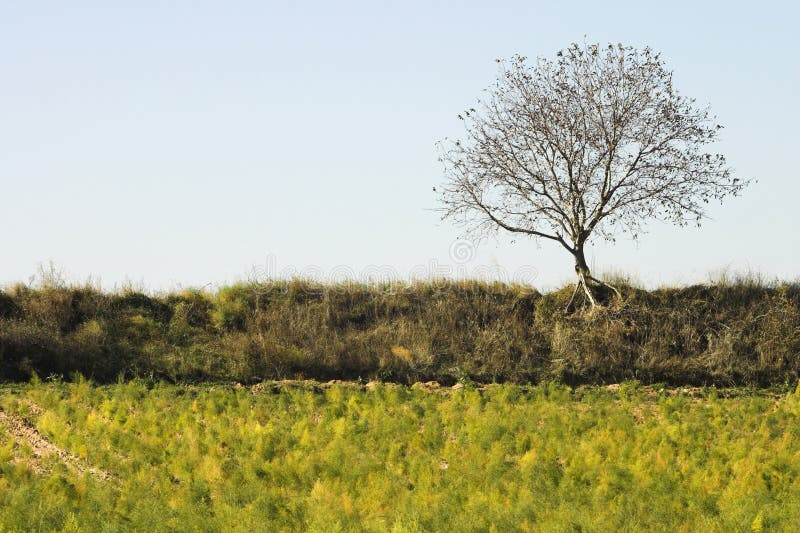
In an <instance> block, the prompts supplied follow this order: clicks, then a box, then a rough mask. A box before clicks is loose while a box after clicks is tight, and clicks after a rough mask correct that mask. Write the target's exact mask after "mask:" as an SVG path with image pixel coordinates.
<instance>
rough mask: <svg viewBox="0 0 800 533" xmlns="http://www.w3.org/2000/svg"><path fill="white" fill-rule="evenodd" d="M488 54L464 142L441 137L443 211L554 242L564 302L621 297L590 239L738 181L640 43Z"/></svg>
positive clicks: (679, 217) (720, 192) (665, 216)
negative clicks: (492, 70)
mask: <svg viewBox="0 0 800 533" xmlns="http://www.w3.org/2000/svg"><path fill="white" fill-rule="evenodd" d="M498 63H499V65H500V73H499V75H498V77H497V81H496V83H495V84H494V85H493V86H492V87H491V88H490V89H488V90H487V93H488V98H486V99H484V100H479V105H478V109H475V108H472V109H469V110H468V111H466V112H464V113H463V114H462V115H459V118H460V119H461V120H463V121H464V123H465V129H466V133H465V137H464V138H463V140H462V139H459V140H454V141H452V140H447V139H446V140H445V141H444V142H442V143H440V154H441V156H440V161H442V163H443V164H444V173H445V184H444V186H443V187H441V189H440V191H439V192H440V193H441V198H440V199H441V203H442V211H443V218H451V219H455V220H456V221H457V222H459V223H461V224H463V225H464V226H465V227H466V228H467V230H469V231H471V232H477V233H479V234H482V233H484V232H494V231H497V230H501V229H502V230H505V231H508V232H512V233H515V234H521V235H526V236H530V237H533V238H537V239H547V240H551V241H555V242H557V243H559V244H560V245H561V246H562V247H563V248H564V249H565V250H566V251H568V252H569V253H570V254H571V255H572V257H573V258H574V261H575V273H576V275H577V281H576V284H575V290H574V291H573V293H572V298H571V300H570V304H569V307H570V308H572V306H573V303H574V301H575V297H576V295H577V294H578V293H579V291H580V290H581V289H583V293H584V294H585V301H588V302H589V303H590V304H591V305H592V306H595V305H597V304H598V296H599V292H598V291H599V290H600V288H601V287H605V289H602V291H600V292H608V290H609V289H610V290H613V291H614V292H615V293H616V294H617V296H619V291H618V290H617V289H616V288H614V287H612V286H611V285H609V284H608V283H606V282H605V281H602V280H599V279H597V278H596V277H594V276H593V275H592V273H591V271H590V270H589V266H588V265H587V263H586V256H585V246H586V244H587V242H590V240H591V239H592V238H594V237H601V238H605V239H607V240H614V237H615V235H616V234H617V233H619V232H623V233H629V234H630V235H631V236H632V237H633V238H634V239H635V238H638V236H639V234H640V232H641V231H642V228H643V224H644V223H645V222H646V221H647V220H648V219H654V218H655V219H661V220H667V221H671V222H674V223H676V224H679V225H685V224H687V223H690V222H697V223H698V225H699V224H700V222H701V221H702V220H703V218H705V208H706V204H708V203H709V201H711V200H720V201H721V200H722V199H724V198H725V197H727V196H736V195H737V194H738V193H739V192H740V191H741V190H742V188H743V187H744V186H745V185H746V184H747V181H743V180H739V179H737V178H735V177H733V176H732V172H731V170H730V168H729V167H728V166H727V163H726V161H725V158H724V156H722V155H719V154H711V153H707V152H706V151H705V148H706V147H707V145H708V144H710V143H713V142H714V141H715V140H716V139H717V135H718V132H719V130H720V128H722V126H720V125H718V124H715V117H713V116H712V115H711V114H710V110H709V108H708V107H700V106H698V105H696V102H695V100H693V99H689V98H686V97H684V96H681V95H680V94H678V93H677V92H676V90H675V89H674V88H673V84H672V73H671V72H670V71H669V70H667V68H666V67H665V65H664V62H663V61H662V60H661V58H660V55H659V54H658V53H655V52H653V51H652V50H651V49H650V48H644V49H636V48H633V47H630V46H622V45H621V44H617V45H608V46H607V47H601V46H599V45H596V44H584V45H579V44H576V43H573V44H572V45H570V46H569V47H568V48H566V49H565V50H561V51H560V52H558V54H557V57H556V58H555V59H554V60H548V59H543V58H540V59H538V60H537V61H536V62H535V64H534V65H533V66H529V65H528V64H527V62H526V58H525V57H523V56H519V55H517V56H514V57H513V58H511V59H510V60H508V61H503V60H498ZM434 190H436V189H434Z"/></svg>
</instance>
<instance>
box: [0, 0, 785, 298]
mask: <svg viewBox="0 0 800 533" xmlns="http://www.w3.org/2000/svg"><path fill="white" fill-rule="evenodd" d="M798 20H800V8H798V7H796V4H795V3H792V2H759V3H756V2H725V3H718V4H717V3H711V2H697V1H691V2H684V1H672V2H644V1H638V2H565V1H559V2H555V1H552V2H550V1H548V2H543V1H539V2H532V1H527V2H522V1H521V2H503V1H493V2H486V1H483V2H470V1H461V2H448V3H445V2H432V1H425V2H417V1H402V2H347V1H342V2H300V1H297V2H269V1H252V2H251V1H236V0H230V1H225V2H222V1H217V2H210V1H197V0H193V1H177V0H176V1H157V2H156V1H149V0H139V1H137V2H125V3H123V2H100V1H98V2H85V1H80V0H75V1H71V2H55V1H54V2H42V1H37V0H31V1H26V2H12V1H2V0H0V285H8V284H11V283H14V282H18V281H23V282H24V281H28V280H29V279H31V276H34V275H35V274H36V273H37V271H38V270H39V269H40V268H41V266H42V265H48V264H50V263H51V262H52V264H53V265H55V267H56V268H57V269H59V270H60V271H63V273H64V274H65V275H66V276H68V277H69V278H70V279H72V280H76V281H83V280H87V279H91V280H92V281H93V282H94V283H98V284H101V285H102V286H103V287H105V288H109V289H113V288H115V287H121V286H125V285H130V284H133V285H137V286H142V287H147V288H150V289H153V290H170V289H176V288H180V287H187V286H193V287H206V286H211V287H214V286H218V285H220V284H225V283H231V282H235V281H237V280H242V279H248V278H251V277H253V276H260V277H288V276H292V275H300V276H304V277H315V278H320V279H323V280H326V279H327V280H337V279H344V278H348V277H356V278H360V279H375V280H377V279H385V278H389V277H391V278H394V279H400V280H402V279H409V278H420V277H425V276H437V277H438V276H450V277H464V276H468V277H484V278H486V277H488V278H494V279H501V280H507V281H522V282H526V283H532V284H533V285H535V286H537V287H538V288H540V289H542V290H548V289H552V288H554V287H557V286H559V285H561V284H563V283H566V282H568V281H571V275H572V262H571V258H570V257H569V256H568V255H567V254H566V252H565V251H564V250H563V249H561V248H560V246H558V245H557V244H554V243H550V242H539V243H537V242H535V241H532V240H525V239H522V240H520V239H517V240H516V241H512V239H511V238H508V237H506V236H503V235H500V236H499V237H498V238H497V239H490V240H484V241H481V242H472V241H470V240H465V239H464V236H463V235H462V233H461V230H460V229H459V228H458V227H456V226H454V225H453V224H452V223H450V222H448V221H441V220H440V217H439V214H438V213H437V212H436V211H435V209H436V208H437V197H436V194H435V193H434V192H433V191H432V188H433V187H434V186H436V185H439V184H441V183H442V168H441V164H440V163H439V162H438V161H437V151H436V142H437V141H439V140H441V139H444V138H445V137H450V138H453V137H458V136H459V135H460V134H461V132H462V128H463V124H462V123H461V122H460V121H459V120H458V119H457V118H456V117H457V115H458V113H460V112H461V111H463V110H464V109H466V108H469V107H471V106H473V105H474V104H475V102H476V99H477V98H479V97H480V96H481V94H482V91H483V90H484V89H485V88H487V87H489V86H490V85H491V84H492V82H493V81H494V79H495V76H496V74H497V65H496V64H495V62H494V60H495V59H496V58H508V57H510V56H512V55H513V54H516V53H519V54H523V55H525V56H528V57H531V58H534V57H538V56H545V57H552V56H554V54H555V52H556V51H557V50H559V49H561V48H564V47H566V46H567V45H569V43H571V42H573V41H578V42H583V41H588V42H599V43H607V42H615V43H616V42H621V43H623V44H627V45H633V46H637V47H641V46H646V45H647V46H651V47H652V48H654V49H655V50H657V51H659V52H661V54H662V57H663V59H664V60H665V62H666V64H667V66H668V67H669V68H670V69H671V70H673V71H674V81H675V86H676V87H677V89H678V90H679V91H680V92H681V93H682V94H684V95H686V96H689V97H693V98H696V99H697V101H698V103H701V104H710V105H711V107H712V110H713V112H714V114H716V115H717V117H718V120H719V121H720V122H721V123H722V124H724V125H725V129H724V130H723V134H722V140H721V141H720V142H719V143H718V145H717V146H716V147H715V148H716V149H717V150H718V151H719V152H721V153H724V154H725V155H726V156H727V158H728V160H729V162H730V164H731V166H732V167H733V168H734V169H735V172H736V175H737V176H740V177H742V178H757V179H758V182H757V183H755V184H753V185H752V186H751V187H749V188H748V189H747V190H746V191H745V192H744V194H743V195H742V196H741V197H740V198H735V199H732V200H730V201H727V202H726V203H725V204H724V205H722V206H719V205H716V206H712V208H711V209H710V210H709V216H710V218H709V220H707V221H706V222H705V223H704V225H703V227H702V228H700V229H698V228H695V227H689V228H676V227H674V226H670V225H665V224H660V223H653V224H650V225H648V226H647V227H648V233H646V234H645V235H643V236H642V237H641V238H640V239H639V241H637V242H632V241H630V240H627V238H625V237H623V238H621V239H619V240H617V241H616V242H615V243H603V242H600V243H596V244H595V245H594V246H593V247H592V248H591V250H590V251H589V252H588V258H589V262H590V264H591V266H592V267H593V270H595V271H598V272H605V273H609V272H614V273H624V274H626V275H629V276H630V277H631V278H633V279H634V280H636V281H638V282H639V283H641V284H643V285H646V286H660V285H669V284H686V283H694V282H697V281H707V280H708V279H709V277H712V278H713V277H715V276H718V275H719V273H720V272H722V271H728V272H732V273H735V272H745V271H752V272H758V273H760V274H762V275H764V276H765V277H767V278H781V279H786V280H797V279H798V265H800V246H799V245H800V237H798V230H799V229H800V225H798V221H797V214H798V210H799V208H798V197H800V179H798V178H800V175H799V174H800V170H798V169H800V165H798V164H797V159H796V157H797V150H798V146H799V145H800V129H798V127H797V126H798V124H800V105H799V104H798V99H797V97H796V93H797V91H798V85H800V59H799V58H800V54H798V52H800V46H798V44H797V42H796V38H795V37H794V35H795V32H796V23H797V21H798Z"/></svg>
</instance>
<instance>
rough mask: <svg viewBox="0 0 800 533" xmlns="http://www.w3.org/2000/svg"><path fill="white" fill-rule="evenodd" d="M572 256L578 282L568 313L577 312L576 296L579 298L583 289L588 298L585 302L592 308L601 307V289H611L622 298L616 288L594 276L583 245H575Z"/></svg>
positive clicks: (568, 306)
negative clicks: (599, 289) (599, 299)
mask: <svg viewBox="0 0 800 533" xmlns="http://www.w3.org/2000/svg"><path fill="white" fill-rule="evenodd" d="M572 255H573V257H574V258H575V275H576V276H577V277H578V280H577V282H576V283H575V290H574V291H573V293H572V298H570V300H569V304H568V305H567V311H569V312H572V311H574V310H575V305H574V304H575V296H577V294H578V293H579V292H580V291H581V289H583V294H584V295H585V297H586V300H585V301H588V302H589V304H590V305H591V306H592V307H597V306H598V305H600V303H599V302H598V298H599V297H600V296H603V291H599V292H598V290H597V289H598V288H600V287H606V288H608V289H611V290H612V291H613V292H614V294H616V296H617V297H618V298H622V295H621V294H620V292H619V290H617V288H616V287H614V286H613V285H611V284H609V283H606V282H605V281H602V280H599V279H597V278H595V277H594V276H592V272H591V271H590V270H589V265H588V264H586V256H585V255H584V252H583V243H578V244H576V245H575V248H574V250H573V252H572ZM604 299H605V298H604Z"/></svg>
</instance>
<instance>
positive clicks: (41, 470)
mask: <svg viewBox="0 0 800 533" xmlns="http://www.w3.org/2000/svg"><path fill="white" fill-rule="evenodd" d="M40 411H41V410H40ZM0 424H2V425H3V426H5V428H6V429H5V431H6V432H7V433H8V434H9V435H11V437H12V438H13V439H14V441H15V442H16V443H17V445H21V444H27V445H28V446H30V447H31V450H32V453H31V455H32V457H31V459H30V460H27V463H28V466H30V468H31V470H33V471H34V472H35V473H37V474H47V473H49V469H48V468H46V467H45V466H44V465H43V464H42V459H43V458H45V457H49V456H53V455H55V456H57V457H58V458H59V460H60V461H61V462H63V463H64V464H66V465H67V466H68V467H69V468H70V469H72V470H74V471H76V472H77V473H78V474H84V473H87V472H88V473H89V474H91V475H92V476H94V477H96V478H98V479H102V480H104V481H109V480H112V479H114V476H113V475H112V474H110V473H108V472H106V471H105V470H101V469H99V468H95V467H93V466H90V465H88V464H86V462H85V461H84V460H83V459H81V458H80V457H78V456H76V455H73V454H71V453H70V452H68V451H67V450H64V449H62V448H59V447H58V446H56V445H55V444H53V443H52V442H50V441H49V440H47V439H46V438H45V437H44V436H43V435H42V434H41V433H39V431H38V430H37V429H36V428H35V427H33V426H32V425H31V424H29V423H28V422H27V421H26V420H25V419H23V418H21V417H19V416H16V415H13V414H10V413H7V412H5V411H4V410H3V409H2V408H0ZM19 461H21V459H17V461H16V462H19Z"/></svg>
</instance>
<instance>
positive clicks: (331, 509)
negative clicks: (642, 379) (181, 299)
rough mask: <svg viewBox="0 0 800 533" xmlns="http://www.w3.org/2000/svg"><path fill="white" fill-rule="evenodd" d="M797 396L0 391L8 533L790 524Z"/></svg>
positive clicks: (631, 390) (518, 390)
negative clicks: (24, 532)
mask: <svg viewBox="0 0 800 533" xmlns="http://www.w3.org/2000/svg"><path fill="white" fill-rule="evenodd" d="M799 415H800V395H799V394H797V393H796V392H794V391H790V390H785V391H782V392H781V391H772V392H767V391H764V390H761V391H747V390H724V389H723V390H717V389H713V388H709V389H664V388H661V387H658V386H655V387H643V386H640V385H638V384H637V383H635V382H631V383H623V384H622V385H621V386H620V387H601V386H593V387H579V388H575V389H572V388H569V387H566V386H563V385H556V384H542V385H538V386H534V387H523V386H518V385H492V386H486V387H480V388H479V387H475V386H473V385H471V384H470V383H467V384H466V386H465V387H463V388H461V389H458V390H454V389H451V388H436V387H434V386H433V385H429V386H418V385H417V386H412V387H406V386H398V385H390V384H381V383H369V384H367V385H359V384H357V383H352V384H350V383H336V384H319V383H314V382H265V383H261V384H258V385H255V386H252V387H245V386H241V385H230V384H226V385H220V384H216V385H213V384H206V385H179V386H176V385H167V384H163V383H156V382H153V381H144V380H136V381H130V382H123V383H118V384H115V385H103V386H99V385H95V384H92V383H91V382H88V381H85V380H79V381H77V382H75V383H62V382H58V381H55V382H52V383H39V382H33V383H30V384H17V385H4V386H2V387H0V530H2V531H53V530H64V531H79V530H80V531H125V530H130V529H136V530H139V531H159V530H186V531H200V530H207V531H214V530H216V531H219V530H239V531H279V530H283V531H362V530H365V531H387V530H389V531H476V530H477V531H534V530H565V531H569V530H587V531H617V530H629V531H633V530H637V531H639V530H679V531H680V530H682V531H741V530H750V529H752V530H755V531H759V530H761V529H768V530H772V529H778V530H781V529H791V527H792V525H796V524H798V523H800V478H799V477H798V470H800V423H799V422H800V419H799Z"/></svg>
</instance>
